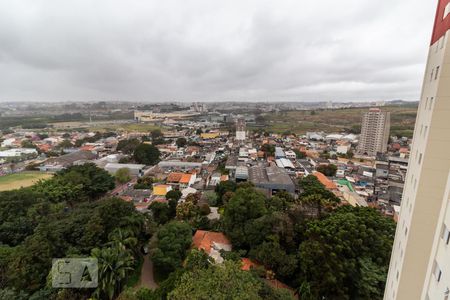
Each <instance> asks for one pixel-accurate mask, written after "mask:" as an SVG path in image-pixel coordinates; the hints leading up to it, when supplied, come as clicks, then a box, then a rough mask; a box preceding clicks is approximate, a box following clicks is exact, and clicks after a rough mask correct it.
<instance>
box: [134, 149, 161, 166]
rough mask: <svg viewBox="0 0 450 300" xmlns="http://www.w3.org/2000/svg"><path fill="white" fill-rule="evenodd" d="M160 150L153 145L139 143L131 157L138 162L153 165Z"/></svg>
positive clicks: (157, 159)
mask: <svg viewBox="0 0 450 300" xmlns="http://www.w3.org/2000/svg"><path fill="white" fill-rule="evenodd" d="M159 156H160V152H159V150H158V148H156V147H155V146H154V145H149V144H140V145H139V146H137V147H136V150H134V154H133V158H134V160H135V161H136V162H137V163H139V164H145V165H155V164H156V163H157V162H158V161H159Z"/></svg>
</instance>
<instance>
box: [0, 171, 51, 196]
mask: <svg viewBox="0 0 450 300" xmlns="http://www.w3.org/2000/svg"><path fill="white" fill-rule="evenodd" d="M52 176H53V175H52V174H47V173H39V172H22V173H16V174H11V175H6V176H0V192H2V191H10V190H15V189H19V188H21V187H27V186H32V185H33V184H35V183H36V182H37V181H39V180H40V179H48V178H51V177H52Z"/></svg>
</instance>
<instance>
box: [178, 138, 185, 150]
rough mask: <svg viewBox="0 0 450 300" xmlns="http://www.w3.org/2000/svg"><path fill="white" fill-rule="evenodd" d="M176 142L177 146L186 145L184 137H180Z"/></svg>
mask: <svg viewBox="0 0 450 300" xmlns="http://www.w3.org/2000/svg"><path fill="white" fill-rule="evenodd" d="M176 144H177V146H178V147H179V148H182V147H184V146H186V144H187V140H186V139H185V138H184V137H180V138H178V139H177V141H176Z"/></svg>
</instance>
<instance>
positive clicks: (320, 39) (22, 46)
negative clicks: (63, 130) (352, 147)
mask: <svg viewBox="0 0 450 300" xmlns="http://www.w3.org/2000/svg"><path fill="white" fill-rule="evenodd" d="M435 5H436V3H431V4H430V3H427V2H426V1H420V0H410V1H404V0H403V1H402V0H390V1H387V0H382V1H369V0H342V1H334V0H324V1H303V0H283V1H262V0H258V1H257V0H239V1H218V0H191V1H175V0H167V1H166V0H165V1H156V0H154V1H138V0H134V1H133V0H132V1H118V0H117V1H116V0H109V1H108V0H96V1H88V0H80V1H56V2H55V1H50V0H33V1H32V0H29V1H15V0H3V1H1V0H0V101H8V100H36V101H38V100H39V101H42V100H60V99H67V100H86V99H98V100H108V99H116V100H117V99H121V100H151V101H168V100H185V101H189V100H200V101H209V100H211V101H213V100H243V99H244V100H245V99H248V100H265V101H267V100H271V101H281V100H299V101H312V100H343V101H346V100H350V101H354V100H378V99H398V98H401V99H405V100H417V99H418V97H419V93H420V85H421V81H422V78H423V72H424V64H425V60H426V54H427V48H428V42H429V37H430V35H431V27H432V22H433V17H434V16H433V14H434V11H435Z"/></svg>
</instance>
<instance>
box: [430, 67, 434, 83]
mask: <svg viewBox="0 0 450 300" xmlns="http://www.w3.org/2000/svg"><path fill="white" fill-rule="evenodd" d="M433 75H434V69H432V70H431V77H430V81H432V80H433Z"/></svg>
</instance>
